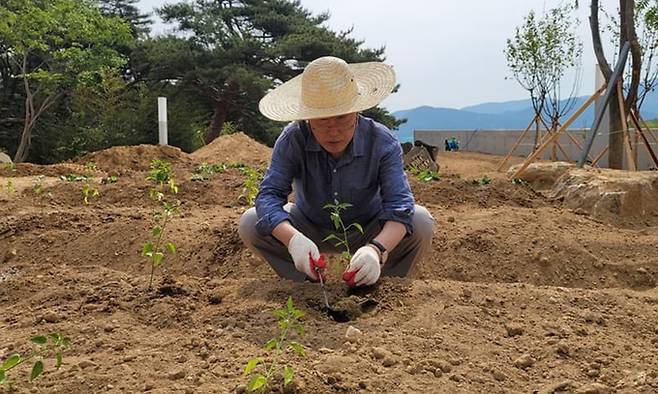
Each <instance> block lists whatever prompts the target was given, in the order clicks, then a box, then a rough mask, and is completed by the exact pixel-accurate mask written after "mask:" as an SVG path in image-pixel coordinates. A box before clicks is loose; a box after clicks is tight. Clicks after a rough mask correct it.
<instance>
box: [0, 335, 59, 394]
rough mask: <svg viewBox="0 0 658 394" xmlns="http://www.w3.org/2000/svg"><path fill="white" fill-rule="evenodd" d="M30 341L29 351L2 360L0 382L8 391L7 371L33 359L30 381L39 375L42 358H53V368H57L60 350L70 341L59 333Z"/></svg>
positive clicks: (36, 337)
mask: <svg viewBox="0 0 658 394" xmlns="http://www.w3.org/2000/svg"><path fill="white" fill-rule="evenodd" d="M30 342H32V344H33V346H34V348H33V349H32V351H31V352H29V353H27V354H25V355H23V356H22V355H20V354H18V353H14V354H12V355H10V356H9V357H8V358H7V359H6V360H4V361H3V362H2V365H0V384H7V385H9V387H10V391H11V382H10V380H9V377H8V376H7V374H8V372H9V371H11V370H12V369H14V368H17V367H18V366H20V365H21V364H24V363H25V364H29V363H32V361H34V364H33V365H32V370H31V372H30V377H29V381H30V382H31V381H33V380H34V379H36V378H38V377H39V376H40V375H41V373H42V372H43V369H44V362H43V360H44V359H46V358H48V357H54V358H55V368H56V369H59V367H61V366H62V351H63V350H64V349H66V348H68V347H69V346H70V344H71V341H70V340H69V339H68V338H66V337H63V336H62V335H61V334H59V333H52V334H48V335H44V336H35V337H32V338H30Z"/></svg>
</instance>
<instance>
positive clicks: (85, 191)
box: [82, 183, 101, 205]
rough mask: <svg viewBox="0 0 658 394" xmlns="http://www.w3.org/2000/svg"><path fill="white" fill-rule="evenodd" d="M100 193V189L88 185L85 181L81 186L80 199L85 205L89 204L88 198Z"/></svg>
mask: <svg viewBox="0 0 658 394" xmlns="http://www.w3.org/2000/svg"><path fill="white" fill-rule="evenodd" d="M100 195H101V192H100V190H98V188H97V187H94V186H92V185H90V184H89V183H86V184H85V185H84V186H83V187H82V197H83V199H82V201H83V202H84V203H85V205H89V200H91V199H92V198H96V197H98V196H100Z"/></svg>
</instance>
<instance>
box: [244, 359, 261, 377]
mask: <svg viewBox="0 0 658 394" xmlns="http://www.w3.org/2000/svg"><path fill="white" fill-rule="evenodd" d="M262 362H263V359H262V358H259V357H256V358H252V359H251V360H249V362H247V366H246V367H245V368H244V373H243V375H244V376H247V375H249V374H250V373H251V371H253V370H254V368H256V367H257V366H258V364H260V363H262Z"/></svg>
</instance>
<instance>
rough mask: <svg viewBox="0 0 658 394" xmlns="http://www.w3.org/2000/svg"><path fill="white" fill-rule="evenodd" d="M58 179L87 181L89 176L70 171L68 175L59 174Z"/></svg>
mask: <svg viewBox="0 0 658 394" xmlns="http://www.w3.org/2000/svg"><path fill="white" fill-rule="evenodd" d="M59 179H61V180H63V181H67V182H87V181H88V180H89V176H88V175H84V174H82V175H81V174H75V173H71V174H68V175H60V176H59Z"/></svg>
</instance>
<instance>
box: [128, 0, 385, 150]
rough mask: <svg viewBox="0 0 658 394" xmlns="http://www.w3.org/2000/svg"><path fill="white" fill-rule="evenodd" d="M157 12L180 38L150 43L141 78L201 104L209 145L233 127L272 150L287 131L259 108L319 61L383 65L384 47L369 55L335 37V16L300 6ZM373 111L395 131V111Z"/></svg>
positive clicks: (196, 5) (207, 6)
mask: <svg viewBox="0 0 658 394" xmlns="http://www.w3.org/2000/svg"><path fill="white" fill-rule="evenodd" d="M157 12H158V14H159V15H160V16H161V18H162V19H163V20H164V21H165V22H168V23H172V24H175V26H176V29H177V30H178V32H179V33H180V34H179V35H177V36H173V35H172V36H167V37H157V38H154V39H151V40H147V41H145V42H143V43H142V44H141V45H140V48H138V49H137V51H138V52H139V53H138V54H137V56H136V57H137V58H138V59H140V62H141V63H140V64H136V73H135V75H136V76H137V78H140V79H145V80H147V81H149V83H151V84H152V83H161V84H168V85H170V86H175V87H176V89H177V90H178V91H179V92H186V93H193V94H196V95H198V96H199V97H201V98H202V99H203V100H204V102H205V103H206V107H207V108H209V111H210V114H211V115H210V121H209V124H208V130H207V132H206V133H205V141H206V142H209V141H212V140H213V139H214V138H216V137H217V136H218V135H219V134H220V132H221V129H222V126H223V124H224V122H226V121H230V122H231V123H232V124H233V125H235V126H236V127H237V128H238V129H240V130H244V131H245V132H247V133H248V134H250V135H251V136H252V137H254V138H256V139H258V140H260V141H263V142H266V143H272V142H273V141H274V139H275V138H276V136H277V135H278V133H279V132H280V128H281V127H280V125H278V124H276V123H274V122H271V121H269V120H267V119H265V118H264V117H263V116H261V115H260V114H259V112H258V101H259V100H260V98H261V97H262V96H263V95H264V94H265V93H266V92H267V91H268V90H269V89H270V88H272V87H274V86H275V85H277V84H278V83H280V82H281V81H285V80H288V79H290V78H292V77H294V76H296V75H297V74H299V73H300V72H301V71H302V70H303V68H304V67H305V65H306V64H307V63H308V62H310V61H312V60H314V59H316V58H317V57H320V56H325V55H333V56H338V57H341V58H343V59H345V60H346V61H348V62H359V61H377V60H383V52H384V48H379V49H363V48H361V46H362V44H363V42H362V41H358V40H355V39H352V38H349V35H350V34H351V31H349V30H348V31H345V32H339V33H335V32H332V31H330V30H329V29H327V28H326V27H324V26H322V23H323V22H324V21H326V20H327V18H328V17H329V16H328V14H320V15H318V16H313V15H312V14H311V13H310V12H309V11H307V10H305V9H304V8H302V7H301V5H300V2H299V1H287V0H273V1H265V0H249V1H246V0H245V1H236V0H232V1H212V2H209V1H202V0H197V1H194V2H189V3H179V4H173V5H165V6H164V7H162V8H161V9H159V10H158V11H157ZM371 112H372V113H373V114H375V115H376V116H380V118H379V119H378V120H380V121H383V122H384V123H388V124H389V125H393V126H394V125H395V121H394V120H393V119H392V117H391V116H390V114H388V113H387V111H385V110H379V111H378V112H377V111H371Z"/></svg>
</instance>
